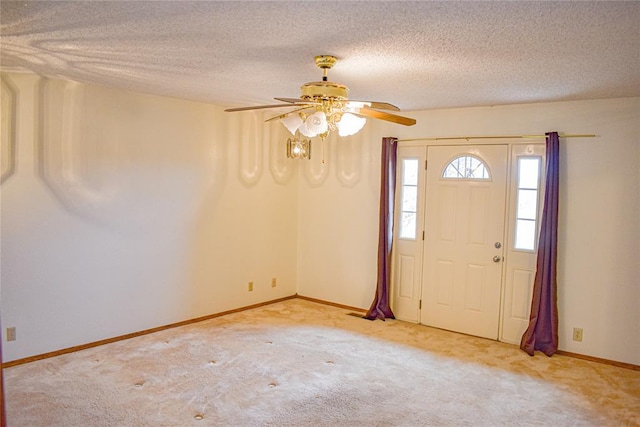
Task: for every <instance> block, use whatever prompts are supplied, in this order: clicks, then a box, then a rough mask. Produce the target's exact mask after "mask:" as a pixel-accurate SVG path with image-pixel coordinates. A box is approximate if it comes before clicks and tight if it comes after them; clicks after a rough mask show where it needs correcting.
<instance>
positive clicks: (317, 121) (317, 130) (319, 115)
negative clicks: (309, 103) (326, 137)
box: [298, 111, 329, 138]
mask: <svg viewBox="0 0 640 427" xmlns="http://www.w3.org/2000/svg"><path fill="white" fill-rule="evenodd" d="M328 128H329V124H328V123H327V116H325V115H324V113H323V112H322V111H316V112H315V113H313V114H312V115H310V116H309V117H308V118H307V120H306V121H305V122H304V123H303V124H302V125H301V126H300V128H299V129H298V130H299V131H300V133H301V134H303V135H304V136H306V137H307V138H313V137H314V136H317V135H319V134H321V133H324V132H326V131H327V129H328Z"/></svg>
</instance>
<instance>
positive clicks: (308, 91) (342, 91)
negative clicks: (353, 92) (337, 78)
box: [300, 82, 349, 101]
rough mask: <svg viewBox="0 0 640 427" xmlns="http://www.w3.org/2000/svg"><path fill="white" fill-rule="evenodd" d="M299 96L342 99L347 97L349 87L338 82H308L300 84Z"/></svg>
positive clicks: (312, 98) (314, 99)
mask: <svg viewBox="0 0 640 427" xmlns="http://www.w3.org/2000/svg"><path fill="white" fill-rule="evenodd" d="M300 91H301V96H300V98H302V99H305V100H309V101H316V100H321V99H332V100H336V101H338V100H340V101H344V100H347V99H348V95H349V88H348V87H346V86H345V85H343V84H340V83H334V82H310V83H305V84H303V85H302V86H300Z"/></svg>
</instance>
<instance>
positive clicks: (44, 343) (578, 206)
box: [0, 74, 640, 364]
mask: <svg viewBox="0 0 640 427" xmlns="http://www.w3.org/2000/svg"><path fill="white" fill-rule="evenodd" d="M5 82H6V85H5V86H6V87H5V86H3V129H2V135H3V146H2V156H3V158H2V169H3V176H5V171H8V172H7V174H6V176H8V177H7V178H5V180H4V182H3V184H2V193H1V195H2V200H1V201H2V217H1V220H2V228H1V231H2V272H1V273H2V276H1V278H2V283H1V287H0V291H1V298H2V324H3V327H8V326H15V327H17V335H18V340H17V341H13V342H10V343H7V342H6V341H3V344H4V347H3V351H4V355H5V360H13V359H16V358H21V357H26V356H30V355H33V354H39V353H43V352H47V351H53V350H57V349H60V348H65V347H69V346H73V345H78V344H83V343H86V342H91V341H95V340H99V339H103V338H108V337H112V336H116V335H121V334H125V333H128V332H134V331H139V330H142V329H145V328H150V327H154V326H159V325H163V324H167V323H171V322H176V321H180V320H185V319H189V318H193V317H197V316H202V315H206V314H210V313H215V312H219V311H223V310H228V309H232V308H235V307H240V306H245V305H249V304H253V303H256V302H261V301H266V300H270V299H274V298H278V297H281V296H285V295H291V294H293V293H295V292H298V293H300V294H302V295H306V296H310V297H315V298H320V299H324V300H328V301H334V302H337V303H341V304H346V305H351V306H356V307H362V308H368V306H369V304H370V303H371V300H372V298H373V293H374V287H375V280H376V252H377V240H378V235H377V233H378V224H377V221H378V219H377V218H378V191H379V180H380V172H379V168H380V164H379V163H380V140H381V138H382V137H383V136H398V137H399V138H401V139H402V138H416V137H425V136H459V135H489V134H495V135H505V134H529V133H536V134H537V133H543V132H545V131H551V130H558V131H561V132H564V133H595V134H597V135H598V137H597V138H593V139H570V140H563V141H562V144H563V148H562V153H561V154H562V160H561V165H562V169H563V171H562V176H561V191H562V196H561V206H560V256H559V269H560V271H559V278H558V280H559V287H560V291H559V308H560V348H561V349H563V350H566V351H571V352H576V353H582V354H587V355H592V356H595V357H603V358H607V359H612V360H618V361H622V362H628V363H635V364H640V334H638V332H637V331H638V330H640V279H638V278H639V277H640V243H639V242H640V213H639V212H640V175H639V174H640V172H639V170H640V142H639V139H638V136H639V135H640V128H639V127H640V126H639V125H638V123H640V99H639V98H628V99H613V100H597V101H583V102H559V103H550V104H531V105H516V106H504V107H482V108H464V109H451V110H436V111H423V112H414V113H408V115H411V116H413V117H415V118H416V119H417V120H418V124H417V125H416V126H414V127H411V128H405V127H402V126H395V125H387V124H384V123H381V122H372V123H369V124H367V126H366V127H365V129H364V130H363V131H362V132H361V133H360V134H358V135H355V136H353V137H349V138H343V139H340V140H339V141H338V140H337V139H336V138H330V139H329V140H327V141H326V142H325V143H324V144H320V143H319V142H314V146H313V159H312V160H311V161H308V162H307V161H304V162H302V161H300V162H297V163H296V162H293V161H288V160H287V159H285V156H284V144H283V141H284V140H285V139H286V137H287V136H286V135H287V134H286V131H285V130H282V129H281V127H279V126H273V125H264V124H263V123H262V120H261V119H262V118H263V117H264V116H263V115H260V114H256V115H253V114H250V113H243V114H238V115H228V114H225V113H223V112H222V110H221V109H220V108H218V107H215V106H211V105H206V104H198V103H194V102H187V101H181V100H176V99H168V98H162V97H155V96H149V95H141V94H137V93H132V92H126V91H119V90H113V89H106V88H101V87H97V86H91V85H82V84H76V83H71V82H62V81H58V80H43V79H41V78H39V77H37V76H33V75H26V74H25V75H17V74H11V75H7V76H5ZM7 88H9V90H7ZM10 92H13V93H14V94H15V99H14V100H12V97H11V96H10V95H11V93H10ZM7 93H9V95H7ZM12 105H13V106H14V107H15V111H16V116H15V117H16V121H15V124H16V129H15V130H16V132H15V141H16V144H15V148H16V150H15V156H14V158H15V170H14V171H13V172H12V171H11V168H10V165H11V162H8V161H7V159H8V157H7V156H8V154H7V153H9V152H10V150H9V149H8V148H7V147H9V146H10V144H9V143H8V140H9V139H10V136H7V135H8V134H7V132H5V129H6V126H7V124H6V123H5V117H6V114H5V111H7V110H11V108H10V107H11V106H12ZM323 145H324V146H323ZM323 158H324V159H325V162H324V163H323V162H322V159H323ZM297 168H299V169H297ZM296 259H297V263H296ZM272 277H277V279H278V286H277V287H276V288H275V289H273V288H271V286H270V280H271V278H272ZM250 280H252V281H254V282H255V286H256V289H255V291H254V292H252V293H249V292H247V282H248V281H250ZM574 326H576V327H581V328H583V329H584V340H583V342H582V343H576V342H573V341H571V329H572V328H573V327H574ZM4 339H5V338H4V333H3V340H4Z"/></svg>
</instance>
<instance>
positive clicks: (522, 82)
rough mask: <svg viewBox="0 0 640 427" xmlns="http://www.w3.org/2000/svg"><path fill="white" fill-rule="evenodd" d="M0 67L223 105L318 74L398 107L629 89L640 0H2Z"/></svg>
mask: <svg viewBox="0 0 640 427" xmlns="http://www.w3.org/2000/svg"><path fill="white" fill-rule="evenodd" d="M0 8H1V10H0V12H1V15H0V21H1V36H2V39H1V58H0V59H1V67H2V69H3V70H6V71H21V70H29V71H32V72H36V73H39V74H43V75H47V76H56V77H61V78H67V79H72V80H77V81H82V82H91V83H98V84H103V85H107V86H114V87H119V88H126V89H132V90H136V91H140V92H146V93H155V94H161V95H169V96H174V97H179V98H185V99H192V100H198V101H205V102H210V103H215V104H220V105H224V106H246V105H255V104H261V103H273V102H272V98H273V97H276V96H279V97H297V96H299V87H300V85H301V84H302V83H305V82H309V81H317V80H319V79H320V76H321V72H320V70H318V69H317V68H316V67H315V65H314V63H313V57H314V56H315V55H318V54H331V55H335V56H337V57H338V58H339V62H338V64H337V65H336V66H335V67H334V69H333V70H331V71H330V72H329V79H330V80H332V81H336V82H339V83H343V84H346V85H347V86H349V88H350V98H352V99H359V100H375V101H387V102H391V103H393V104H396V105H398V106H399V107H400V108H402V109H403V110H424V109H433V108H446V107H465V106H477V105H497V104H515V103H529V102H543V101H559V100H576V99H596V98H610V97H628V96H640V24H639V23H640V2H454V1H447V2H426V1H425V2H408V1H404V2H400V1H399V2H373V1H372V2H356V1H343V2H316V1H296V2H286V1H280V2H269V1H260V2H235V1H233V2H214V1H209V2H192V1H163V2H136V1H111V2H98V1H92V2H32V1H19V2H12V1H7V0H2V2H1V3H0Z"/></svg>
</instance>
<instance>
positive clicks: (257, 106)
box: [224, 104, 306, 113]
mask: <svg viewBox="0 0 640 427" xmlns="http://www.w3.org/2000/svg"><path fill="white" fill-rule="evenodd" d="M295 105H297V104H273V105H256V106H255V107H239V108H227V109H226V110H224V111H226V112H228V113H233V112H236V111H248V110H262V109H264V108H280V107H292V106H295ZM300 105H306V104H300Z"/></svg>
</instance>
